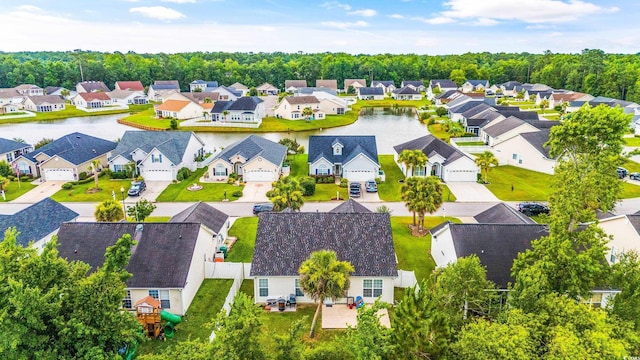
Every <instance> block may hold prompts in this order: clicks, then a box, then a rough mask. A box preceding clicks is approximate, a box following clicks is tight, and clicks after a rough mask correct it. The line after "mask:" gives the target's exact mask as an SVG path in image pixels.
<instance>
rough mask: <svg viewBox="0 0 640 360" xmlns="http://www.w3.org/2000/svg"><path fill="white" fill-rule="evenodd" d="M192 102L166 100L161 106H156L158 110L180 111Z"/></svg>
mask: <svg viewBox="0 0 640 360" xmlns="http://www.w3.org/2000/svg"><path fill="white" fill-rule="evenodd" d="M191 103H192V102H191V101H182V100H166V101H165V102H163V103H162V104H160V105H156V106H155V108H156V110H164V111H180V110H182V109H184V108H185V107H187V105H189V104H191Z"/></svg>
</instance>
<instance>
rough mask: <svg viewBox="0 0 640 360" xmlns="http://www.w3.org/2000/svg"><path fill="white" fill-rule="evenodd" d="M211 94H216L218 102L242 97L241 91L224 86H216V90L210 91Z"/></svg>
mask: <svg viewBox="0 0 640 360" xmlns="http://www.w3.org/2000/svg"><path fill="white" fill-rule="evenodd" d="M211 92H212V93H218V100H223V101H233V100H237V99H238V98H240V97H242V96H244V95H243V92H242V91H241V90H236V89H235V88H231V87H226V86H218V87H217V88H215V89H212V90H211Z"/></svg>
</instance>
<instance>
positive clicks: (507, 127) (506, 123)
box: [483, 116, 527, 137]
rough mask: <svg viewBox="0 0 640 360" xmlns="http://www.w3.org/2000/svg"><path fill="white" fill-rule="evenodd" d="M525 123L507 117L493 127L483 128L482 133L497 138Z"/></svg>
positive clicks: (512, 117)
mask: <svg viewBox="0 0 640 360" xmlns="http://www.w3.org/2000/svg"><path fill="white" fill-rule="evenodd" d="M526 123H527V122H526V121H524V120H520V119H518V118H516V117H514V116H509V117H508V118H506V119H504V120H502V121H500V122H499V123H497V124H495V125H492V126H489V127H485V128H483V131H484V132H485V133H486V134H487V135H489V136H491V137H498V136H500V135H502V134H505V133H507V132H509V131H511V130H513V129H515V128H517V127H518V126H521V125H524V124H526Z"/></svg>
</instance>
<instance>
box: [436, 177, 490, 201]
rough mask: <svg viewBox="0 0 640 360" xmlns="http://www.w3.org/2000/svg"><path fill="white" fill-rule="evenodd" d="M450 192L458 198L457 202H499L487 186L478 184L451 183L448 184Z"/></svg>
mask: <svg viewBox="0 0 640 360" xmlns="http://www.w3.org/2000/svg"><path fill="white" fill-rule="evenodd" d="M447 186H448V187H449V190H451V192H452V193H453V195H455V196H456V202H499V201H500V200H499V199H498V198H497V197H496V196H495V195H493V193H492V192H491V191H489V189H487V187H486V186H484V185H482V184H478V183H477V182H470V181H469V182H466V181H460V182H456V181H450V182H448V183H447Z"/></svg>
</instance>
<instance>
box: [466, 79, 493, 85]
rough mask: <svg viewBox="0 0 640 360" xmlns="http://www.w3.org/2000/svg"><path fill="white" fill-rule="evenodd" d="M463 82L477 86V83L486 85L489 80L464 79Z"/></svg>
mask: <svg viewBox="0 0 640 360" xmlns="http://www.w3.org/2000/svg"><path fill="white" fill-rule="evenodd" d="M465 83H469V84H471V85H472V86H478V85H482V86H487V84H489V80H467V81H465Z"/></svg>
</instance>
